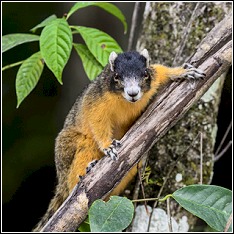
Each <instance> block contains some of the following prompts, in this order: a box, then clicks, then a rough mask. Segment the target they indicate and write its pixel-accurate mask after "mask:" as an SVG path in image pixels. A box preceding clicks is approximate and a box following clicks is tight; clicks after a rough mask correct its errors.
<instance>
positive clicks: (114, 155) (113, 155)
mask: <svg viewBox="0 0 234 234" xmlns="http://www.w3.org/2000/svg"><path fill="white" fill-rule="evenodd" d="M119 146H120V141H118V140H115V139H114V140H113V141H112V143H111V145H110V146H109V147H108V148H106V149H103V152H104V154H105V155H107V156H109V157H111V159H112V160H114V161H116V160H117V159H118V153H117V150H116V149H117V148H118V147H119Z"/></svg>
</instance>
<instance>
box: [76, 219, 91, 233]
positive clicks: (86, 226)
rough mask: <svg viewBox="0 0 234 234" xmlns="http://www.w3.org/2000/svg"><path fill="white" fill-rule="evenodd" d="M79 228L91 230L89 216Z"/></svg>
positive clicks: (82, 230)
mask: <svg viewBox="0 0 234 234" xmlns="http://www.w3.org/2000/svg"><path fill="white" fill-rule="evenodd" d="M78 230H79V231H80V232H90V225H89V223H88V218H87V219H86V220H85V221H84V222H83V223H81V225H80V226H79V228H78Z"/></svg>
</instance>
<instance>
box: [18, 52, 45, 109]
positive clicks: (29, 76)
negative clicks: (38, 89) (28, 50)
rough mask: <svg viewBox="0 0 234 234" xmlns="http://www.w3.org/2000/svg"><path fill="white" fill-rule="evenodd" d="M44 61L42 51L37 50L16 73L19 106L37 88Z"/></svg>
mask: <svg viewBox="0 0 234 234" xmlns="http://www.w3.org/2000/svg"><path fill="white" fill-rule="evenodd" d="M43 67H44V63H43V62H42V57H41V53H40V52H37V53H35V54H33V55H32V56H31V57H29V58H28V59H26V60H25V61H24V62H23V64H22V65H21V66H20V68H19V70H18V72H17V75H16V85H15V87H16V95H17V108H18V107H19V105H20V104H21V102H22V101H23V100H24V99H25V98H26V97H27V96H28V95H29V93H30V92H31V91H32V90H33V89H34V88H35V86H36V84H37V82H38V80H39V78H40V76H41V73H42V71H43Z"/></svg>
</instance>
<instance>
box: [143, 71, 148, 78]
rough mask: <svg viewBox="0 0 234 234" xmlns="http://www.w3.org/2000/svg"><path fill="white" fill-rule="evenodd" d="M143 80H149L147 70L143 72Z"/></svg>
mask: <svg viewBox="0 0 234 234" xmlns="http://www.w3.org/2000/svg"><path fill="white" fill-rule="evenodd" d="M144 78H145V79H148V78H149V73H148V71H147V70H145V72H144Z"/></svg>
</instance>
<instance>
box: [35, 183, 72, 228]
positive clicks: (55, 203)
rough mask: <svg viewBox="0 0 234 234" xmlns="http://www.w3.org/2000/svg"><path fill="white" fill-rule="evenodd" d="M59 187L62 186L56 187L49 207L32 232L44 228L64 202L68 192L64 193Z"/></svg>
mask: <svg viewBox="0 0 234 234" xmlns="http://www.w3.org/2000/svg"><path fill="white" fill-rule="evenodd" d="M61 187H62V186H57V188H56V193H55V196H54V197H53V198H52V200H51V201H50V204H49V207H48V209H47V211H46V213H45V215H44V216H43V217H42V219H41V220H40V222H39V223H38V224H37V225H36V226H35V227H34V228H33V230H32V231H33V232H40V231H41V229H42V228H43V227H44V226H45V224H46V223H47V222H48V221H49V219H50V218H51V217H52V216H53V214H54V213H55V212H56V211H57V210H58V208H59V207H60V206H61V205H62V203H63V202H64V200H65V199H66V198H67V196H68V192H66V191H64V190H65V189H64V188H63V189H62V188H61ZM60 188H61V189H62V190H61V189H60Z"/></svg>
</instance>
